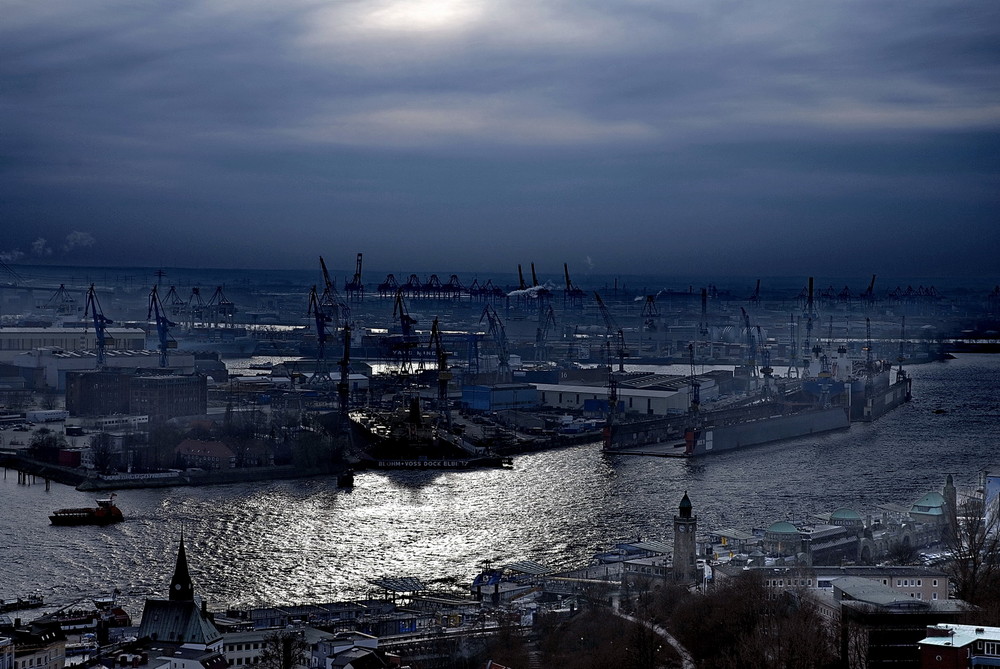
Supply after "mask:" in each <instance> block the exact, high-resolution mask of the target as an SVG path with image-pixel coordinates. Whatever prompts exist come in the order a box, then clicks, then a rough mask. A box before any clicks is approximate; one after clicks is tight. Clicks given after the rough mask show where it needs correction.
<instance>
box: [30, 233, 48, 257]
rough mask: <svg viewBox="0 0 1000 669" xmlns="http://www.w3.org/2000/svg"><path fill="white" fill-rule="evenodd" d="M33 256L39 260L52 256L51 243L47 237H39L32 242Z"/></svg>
mask: <svg viewBox="0 0 1000 669" xmlns="http://www.w3.org/2000/svg"><path fill="white" fill-rule="evenodd" d="M31 255H33V256H35V257H37V258H45V257H48V256H50V255H52V249H51V248H49V242H48V240H47V239H45V237H39V238H38V239H36V240H35V241H33V242H31Z"/></svg>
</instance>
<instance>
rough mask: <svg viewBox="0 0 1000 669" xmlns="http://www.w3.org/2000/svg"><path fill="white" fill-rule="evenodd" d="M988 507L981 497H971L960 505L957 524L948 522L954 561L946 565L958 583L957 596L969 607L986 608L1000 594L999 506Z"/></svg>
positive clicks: (994, 503)
mask: <svg viewBox="0 0 1000 669" xmlns="http://www.w3.org/2000/svg"><path fill="white" fill-rule="evenodd" d="M998 501H1000V498H998V499H997V500H993V501H992V502H991V503H990V505H989V506H990V507H992V509H991V508H988V506H987V504H986V502H985V500H984V499H983V498H982V497H979V496H975V495H973V496H970V497H968V498H966V499H965V501H964V502H963V503H962V504H961V505H960V506H959V509H958V513H957V514H956V517H955V519H954V522H951V523H948V526H947V528H946V530H945V541H946V543H947V545H948V548H949V550H950V551H951V560H950V562H949V563H948V564H947V565H946V566H945V569H946V571H947V572H948V574H949V576H951V579H952V581H953V582H954V584H955V589H956V595H957V596H958V598H959V599H963V600H965V601H967V602H969V603H970V604H975V605H986V604H989V603H990V602H991V601H995V600H996V599H997V596H998V594H1000V527H998V519H1000V514H998V511H1000V506H998Z"/></svg>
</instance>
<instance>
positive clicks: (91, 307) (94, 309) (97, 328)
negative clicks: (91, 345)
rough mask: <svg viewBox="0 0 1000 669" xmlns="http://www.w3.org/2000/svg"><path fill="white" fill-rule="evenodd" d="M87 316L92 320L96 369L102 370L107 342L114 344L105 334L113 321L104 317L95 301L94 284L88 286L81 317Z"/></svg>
mask: <svg viewBox="0 0 1000 669" xmlns="http://www.w3.org/2000/svg"><path fill="white" fill-rule="evenodd" d="M88 315H91V316H93V318H94V335H95V339H96V343H97V369H104V362H105V360H104V349H105V346H106V345H107V344H108V343H109V342H111V343H114V339H112V338H111V337H110V336H109V335H108V334H107V329H108V326H109V325H111V324H113V323H114V321H113V320H111V319H110V318H107V317H106V316H105V315H104V311H103V310H102V309H101V303H100V301H98V299H97V291H96V290H95V289H94V284H90V290H88V291H87V303H86V306H85V307H84V309H83V317H84V318H86V317H87V316H88Z"/></svg>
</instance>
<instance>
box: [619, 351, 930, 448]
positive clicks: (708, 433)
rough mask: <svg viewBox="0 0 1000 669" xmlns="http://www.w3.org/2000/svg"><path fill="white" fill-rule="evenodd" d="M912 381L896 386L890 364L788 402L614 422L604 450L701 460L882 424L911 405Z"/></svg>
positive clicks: (829, 381)
mask: <svg viewBox="0 0 1000 669" xmlns="http://www.w3.org/2000/svg"><path fill="white" fill-rule="evenodd" d="M911 382H912V379H910V377H909V376H908V375H906V373H905V372H903V370H902V369H900V370H898V372H897V374H896V379H895V381H894V382H890V366H888V365H884V366H880V368H879V370H878V372H877V373H875V374H872V375H868V376H867V377H866V378H863V379H857V378H853V379H850V380H846V381H841V382H838V381H836V380H835V379H834V378H833V377H828V376H820V377H819V378H816V379H810V380H807V381H803V382H802V383H801V385H800V386H799V389H798V390H796V391H795V392H794V393H791V394H789V395H788V396H787V397H786V396H782V397H781V398H778V397H775V396H774V394H773V393H772V395H771V396H770V397H769V398H767V399H765V398H763V397H761V398H758V399H756V400H754V399H748V400H747V401H746V402H744V403H743V404H742V405H741V406H738V407H733V408H726V409H717V410H711V411H704V412H697V411H691V412H688V413H686V414H681V415H674V416H665V417H659V418H649V419H641V420H638V421H613V420H609V422H608V424H607V425H606V427H605V430H604V448H605V450H608V451H634V450H636V449H638V448H639V447H648V446H651V445H655V446H656V447H657V450H656V454H658V455H666V456H675V457H697V456H701V455H707V454H710V453H717V452H721V451H729V450H734V449H738V448H744V447H748V446H756V445H760V444H767V443H771V442H775V441H782V440H785V439H794V438H797V437H805V436H809V435H812V434H822V433H824V432H832V431H834V430H843V429H846V428H848V427H850V425H851V423H852V422H871V421H874V420H877V419H878V418H880V417H881V416H883V415H884V414H886V413H887V412H889V411H891V410H892V409H895V408H896V407H898V406H900V405H902V404H903V403H905V402H907V401H909V400H910V399H911V397H912V395H911ZM646 450H647V451H648V450H649V449H646Z"/></svg>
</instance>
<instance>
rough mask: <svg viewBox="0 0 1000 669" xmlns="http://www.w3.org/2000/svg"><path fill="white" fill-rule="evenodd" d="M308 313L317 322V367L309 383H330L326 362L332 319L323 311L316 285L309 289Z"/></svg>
mask: <svg viewBox="0 0 1000 669" xmlns="http://www.w3.org/2000/svg"><path fill="white" fill-rule="evenodd" d="M306 314H307V315H309V316H312V317H313V318H314V319H315V322H316V367H315V369H313V373H312V376H310V377H309V381H308V383H309V384H311V385H318V384H322V383H329V382H330V381H331V379H330V369H329V366H328V365H327V362H326V340H327V337H328V335H327V324H328V323H329V322H330V320H331V319H330V317H329V316H327V315H326V312H324V311H323V305H322V304H321V303H320V299H319V292H317V290H316V286H313V287H312V290H310V291H309V307H308V309H307V311H306Z"/></svg>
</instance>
